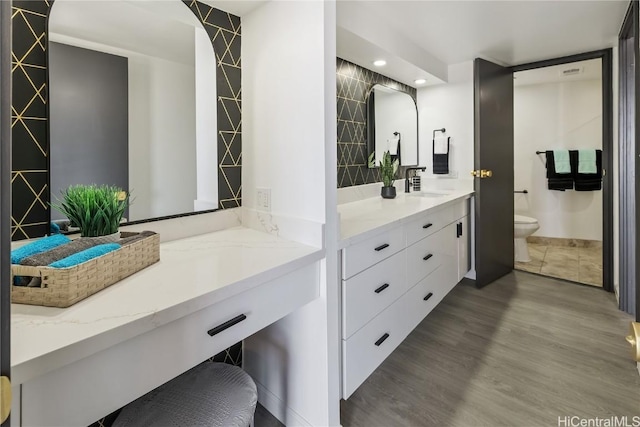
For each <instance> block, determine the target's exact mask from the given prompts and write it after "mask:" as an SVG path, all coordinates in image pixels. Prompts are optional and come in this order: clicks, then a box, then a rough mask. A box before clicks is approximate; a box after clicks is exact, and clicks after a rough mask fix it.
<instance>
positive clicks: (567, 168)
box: [553, 150, 571, 173]
mask: <svg viewBox="0 0 640 427" xmlns="http://www.w3.org/2000/svg"><path fill="white" fill-rule="evenodd" d="M553 163H554V165H555V170H556V173H571V161H570V160H569V150H553Z"/></svg>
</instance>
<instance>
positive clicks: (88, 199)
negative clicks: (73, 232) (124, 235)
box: [51, 184, 129, 237]
mask: <svg viewBox="0 0 640 427" xmlns="http://www.w3.org/2000/svg"><path fill="white" fill-rule="evenodd" d="M61 193H62V196H63V197H62V200H60V199H57V198H56V199H57V201H58V202H59V203H58V204H51V206H53V207H54V208H56V209H57V210H59V211H60V212H62V213H63V214H64V215H66V216H67V218H69V220H70V221H71V223H72V224H74V225H76V226H78V227H79V228H80V236H82V237H98V236H107V235H109V234H113V233H116V232H117V231H118V228H119V227H120V221H121V220H122V215H123V214H124V211H125V209H127V207H128V206H129V194H128V193H127V192H125V191H123V190H122V189H121V188H119V187H116V186H110V185H100V186H98V185H95V184H92V185H72V186H70V187H69V188H67V189H66V190H64V191H61Z"/></svg>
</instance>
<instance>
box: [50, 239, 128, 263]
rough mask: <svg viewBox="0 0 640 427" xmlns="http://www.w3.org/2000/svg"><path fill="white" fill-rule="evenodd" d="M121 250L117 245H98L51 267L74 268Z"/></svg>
mask: <svg viewBox="0 0 640 427" xmlns="http://www.w3.org/2000/svg"><path fill="white" fill-rule="evenodd" d="M120 248H121V246H120V245H119V244H117V243H105V244H103V245H98V246H94V247H92V248H89V249H85V250H84V251H82V252H78V253H75V254H73V255H71V256H68V257H66V258H63V259H61V260H60V261H56V262H54V263H51V264H50V265H49V267H53V268H69V267H73V266H76V265H78V264H82V263H83V262H87V261H90V260H92V259H94V258H97V257H99V256H102V255H105V254H108V253H109V252H112V251H115V250H116V249H120Z"/></svg>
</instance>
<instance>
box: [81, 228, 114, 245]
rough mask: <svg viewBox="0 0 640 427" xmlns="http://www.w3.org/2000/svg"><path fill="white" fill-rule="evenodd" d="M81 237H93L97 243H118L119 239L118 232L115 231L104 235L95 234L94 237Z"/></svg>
mask: <svg viewBox="0 0 640 427" xmlns="http://www.w3.org/2000/svg"><path fill="white" fill-rule="evenodd" d="M81 239H93V241H94V242H96V243H97V244H98V245H103V244H105V243H118V241H120V232H119V231H116V232H115V233H113V234H108V235H106V236H96V237H81Z"/></svg>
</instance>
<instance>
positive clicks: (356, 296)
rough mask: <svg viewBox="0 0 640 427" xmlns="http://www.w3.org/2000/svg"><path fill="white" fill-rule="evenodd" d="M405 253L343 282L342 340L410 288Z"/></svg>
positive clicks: (399, 253) (401, 252)
mask: <svg viewBox="0 0 640 427" xmlns="http://www.w3.org/2000/svg"><path fill="white" fill-rule="evenodd" d="M405 266H406V255H405V251H404V250H403V251H400V252H398V253H397V254H395V255H393V256H391V257H390V258H387V259H385V260H384V261H381V262H379V263H378V264H376V265H374V266H373V267H371V268H368V269H366V270H365V271H363V272H362V273H359V274H356V275H355V276H353V277H352V278H350V279H348V280H343V281H342V337H343V338H345V339H346V338H348V337H350V336H351V335H353V333H354V332H356V331H357V330H358V329H360V328H361V327H362V326H364V325H365V324H366V323H367V322H368V321H369V320H371V319H372V318H373V317H374V316H375V315H376V314H378V313H380V312H381V311H382V310H384V309H385V308H387V307H388V306H389V305H391V304H392V303H393V302H394V301H395V300H397V299H398V298H399V297H400V296H402V295H403V294H404V293H405V292H406V291H407V289H408V286H407V277H406V274H407V272H406V267H405Z"/></svg>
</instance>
